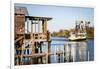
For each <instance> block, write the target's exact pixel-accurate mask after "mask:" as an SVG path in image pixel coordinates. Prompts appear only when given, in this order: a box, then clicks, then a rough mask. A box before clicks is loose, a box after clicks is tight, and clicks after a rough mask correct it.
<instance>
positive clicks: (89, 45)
mask: <svg viewBox="0 0 100 69" xmlns="http://www.w3.org/2000/svg"><path fill="white" fill-rule="evenodd" d="M51 40H52V42H51V52H52V53H54V55H51V56H50V62H51V63H63V62H80V61H93V60H94V40H93V39H87V40H84V41H78V42H77V41H68V39H67V38H64V37H51ZM57 51H61V52H63V54H61V55H60V56H59V57H58V55H56V54H55V53H56V52H57ZM59 59H60V60H59Z"/></svg>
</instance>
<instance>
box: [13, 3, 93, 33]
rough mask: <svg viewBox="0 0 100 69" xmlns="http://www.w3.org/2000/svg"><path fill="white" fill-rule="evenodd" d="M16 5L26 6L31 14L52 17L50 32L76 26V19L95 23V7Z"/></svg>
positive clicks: (49, 23) (49, 25)
mask: <svg viewBox="0 0 100 69" xmlns="http://www.w3.org/2000/svg"><path fill="white" fill-rule="evenodd" d="M15 6H21V7H26V8H27V10H28V14H29V16H41V17H51V18H52V20H50V21H48V30H49V31H50V32H53V31H59V30H60V29H71V28H74V27H75V21H76V20H85V21H90V22H91V25H92V26H93V25H94V9H93V8H86V7H69V6H53V5H36V4H18V3H16V4H15Z"/></svg>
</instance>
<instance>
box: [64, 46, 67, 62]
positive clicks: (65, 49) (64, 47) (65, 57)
mask: <svg viewBox="0 0 100 69" xmlns="http://www.w3.org/2000/svg"><path fill="white" fill-rule="evenodd" d="M66 61H67V59H66V45H64V62H66Z"/></svg>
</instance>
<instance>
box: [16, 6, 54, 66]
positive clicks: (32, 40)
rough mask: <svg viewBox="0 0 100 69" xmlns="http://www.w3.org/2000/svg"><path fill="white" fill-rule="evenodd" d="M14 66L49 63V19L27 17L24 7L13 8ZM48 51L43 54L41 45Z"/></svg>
mask: <svg viewBox="0 0 100 69" xmlns="http://www.w3.org/2000/svg"><path fill="white" fill-rule="evenodd" d="M14 17H15V24H14V27H15V28H14V30H15V31H14V32H15V65H25V64H39V63H49V62H50V61H49V60H48V59H49V58H50V57H49V54H48V53H50V42H51V41H50V39H49V37H50V32H49V31H48V29H47V21H49V20H51V19H52V18H50V17H37V16H29V15H28V11H27V9H26V8H25V7H15V14H14ZM44 44H45V45H46V46H47V48H48V50H47V51H46V52H43V50H42V45H44Z"/></svg>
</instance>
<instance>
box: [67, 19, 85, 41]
mask: <svg viewBox="0 0 100 69" xmlns="http://www.w3.org/2000/svg"><path fill="white" fill-rule="evenodd" d="M85 25H86V22H85V21H76V25H75V30H74V32H70V37H69V38H68V39H69V40H72V41H80V40H86V38H87V33H86V26H85Z"/></svg>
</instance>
